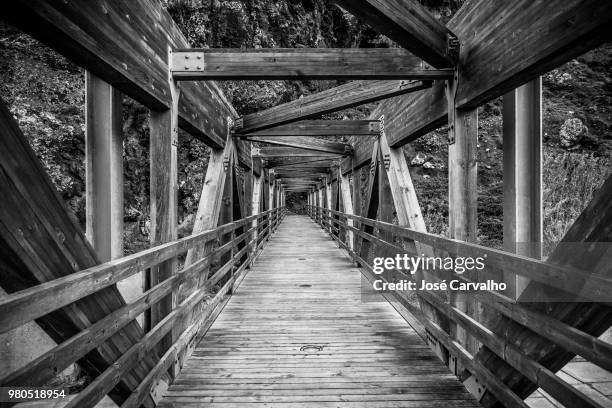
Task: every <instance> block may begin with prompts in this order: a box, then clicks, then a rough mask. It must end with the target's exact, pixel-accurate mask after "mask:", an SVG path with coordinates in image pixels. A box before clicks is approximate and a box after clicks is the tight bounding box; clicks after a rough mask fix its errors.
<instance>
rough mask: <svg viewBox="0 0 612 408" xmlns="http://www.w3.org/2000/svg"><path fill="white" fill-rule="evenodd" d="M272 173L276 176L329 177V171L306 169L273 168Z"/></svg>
mask: <svg viewBox="0 0 612 408" xmlns="http://www.w3.org/2000/svg"><path fill="white" fill-rule="evenodd" d="M274 174H275V175H276V177H277V178H283V177H313V178H321V177H329V173H327V172H316V171H307V170H298V171H296V170H280V169H275V170H274Z"/></svg>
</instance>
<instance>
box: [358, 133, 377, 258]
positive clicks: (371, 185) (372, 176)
mask: <svg viewBox="0 0 612 408" xmlns="http://www.w3.org/2000/svg"><path fill="white" fill-rule="evenodd" d="M379 150H380V141H379V140H378V139H376V142H374V146H373V148H372V158H371V160H370V169H369V170H370V171H369V175H368V189H367V191H366V194H365V210H364V211H363V214H362V215H361V216H362V217H365V218H370V219H376V216H377V214H378V206H379V201H380V200H379V196H378V192H379V191H378V181H379V177H378V170H379V166H378V156H379V154H378V153H379ZM360 230H361V231H364V232H366V233H368V234H373V233H374V228H373V227H372V226H370V225H364V224H361V227H360ZM358 242H359V245H358V246H357V249H358V250H359V256H360V257H361V258H362V259H364V260H366V261H367V260H368V256H369V253H370V248H371V247H372V243H371V242H369V241H367V240H364V239H363V238H360V239H359V241H358Z"/></svg>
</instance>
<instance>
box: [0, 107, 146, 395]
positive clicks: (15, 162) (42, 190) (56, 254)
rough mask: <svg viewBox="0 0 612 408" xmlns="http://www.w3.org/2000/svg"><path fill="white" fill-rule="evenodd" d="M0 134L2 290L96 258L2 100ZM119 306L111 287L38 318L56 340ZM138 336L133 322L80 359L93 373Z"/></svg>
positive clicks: (141, 369) (127, 381)
mask: <svg viewBox="0 0 612 408" xmlns="http://www.w3.org/2000/svg"><path fill="white" fill-rule="evenodd" d="M0 133H1V135H2V137H0V192H1V195H2V197H3V198H2V200H0V202H1V204H0V255H1V256H0V265H1V268H2V270H3V273H2V274H0V285H1V286H2V288H3V289H4V290H5V291H6V292H8V293H13V292H17V291H20V290H23V289H26V288H28V287H31V286H35V285H37V284H39V283H42V282H47V281H50V280H53V279H55V278H59V277H61V276H66V275H69V274H72V273H74V272H77V271H79V270H81V269H86V268H88V267H92V266H94V265H97V264H99V263H100V262H99V260H98V259H97V257H96V254H95V251H94V249H93V248H92V247H91V245H90V244H89V242H88V241H87V238H86V237H85V235H84V234H83V232H82V231H81V229H80V228H79V226H78V225H76V223H75V222H74V221H73V219H72V218H71V216H70V215H69V214H68V212H67V211H66V208H65V204H64V201H63V200H62V199H61V197H60V196H59V194H58V193H57V191H56V190H55V188H54V186H53V183H52V182H51V180H50V179H49V176H48V175H47V174H46V172H45V170H44V168H43V167H42V165H41V164H40V162H39V161H38V158H37V157H36V155H35V153H34V152H33V151H32V149H31V148H30V145H29V143H28V141H27V139H26V138H25V137H24V135H23V134H22V133H21V131H20V130H19V128H18V125H17V123H16V122H15V120H14V119H13V117H12V115H11V113H10V112H9V110H8V109H7V108H6V106H5V105H4V103H3V102H2V101H0ZM123 305H125V302H124V300H123V298H122V296H121V294H120V293H119V292H118V290H117V288H116V287H115V286H114V285H113V286H111V287H109V288H106V289H104V290H102V291H100V292H98V293H96V294H94V295H91V296H88V297H86V298H84V299H82V300H79V301H78V302H76V303H75V304H74V305H72V306H70V307H66V308H63V309H61V310H58V311H56V312H53V313H50V314H48V315H46V316H44V317H42V318H40V319H38V320H37V321H36V322H37V323H38V324H39V325H40V326H41V327H42V328H43V330H45V332H46V333H47V334H48V335H49V336H50V337H51V338H52V339H53V340H54V341H56V342H58V343H61V342H62V341H64V340H66V339H68V338H70V337H72V336H73V335H75V334H77V333H78V332H79V331H81V330H84V329H86V328H87V327H89V326H91V325H92V324H93V323H95V322H96V321H98V320H100V319H102V318H104V316H106V315H107V314H109V313H111V312H112V311H114V310H117V309H119V308H120V307H122V306H123ZM142 335H143V332H142V329H141V328H140V326H139V325H138V323H136V322H132V323H130V324H129V325H127V326H126V327H125V328H124V329H123V330H121V331H120V332H119V333H118V334H116V335H115V336H113V337H111V338H110V339H109V340H108V341H106V342H105V343H104V344H103V345H102V346H101V347H99V348H97V349H96V351H93V352H90V353H88V354H87V356H86V357H85V358H83V359H81V360H80V361H79V364H80V365H81V367H83V368H84V370H85V371H86V372H87V373H88V374H89V375H91V376H92V377H96V376H97V375H98V374H99V373H100V371H101V370H103V369H104V368H105V367H106V366H108V365H109V364H112V363H113V362H114V361H116V360H117V359H118V358H119V357H120V356H121V354H122V353H123V352H124V351H126V350H127V349H129V347H131V345H132V344H134V343H135V342H137V341H138V340H139V339H140V337H142ZM152 357H153V356H148V357H147V358H144V359H142V360H141V361H140V362H139V364H138V366H137V367H136V368H135V370H133V371H132V372H131V373H130V374H128V375H127V376H126V377H125V378H124V381H122V382H121V383H120V384H118V386H117V387H116V388H115V390H114V391H112V392H111V394H110V395H109V396H110V397H111V398H113V400H115V401H117V402H121V401H122V400H123V399H124V398H125V397H126V396H127V395H128V394H129V392H130V390H131V389H133V388H134V387H135V386H137V385H138V382H139V380H140V379H142V378H143V377H144V375H146V372H147V371H148V369H149V368H150V367H152V366H153V365H154V362H153V361H152Z"/></svg>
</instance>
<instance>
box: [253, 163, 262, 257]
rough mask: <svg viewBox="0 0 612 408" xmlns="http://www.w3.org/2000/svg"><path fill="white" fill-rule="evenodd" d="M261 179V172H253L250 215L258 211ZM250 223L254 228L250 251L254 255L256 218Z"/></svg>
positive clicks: (255, 249) (255, 247)
mask: <svg viewBox="0 0 612 408" xmlns="http://www.w3.org/2000/svg"><path fill="white" fill-rule="evenodd" d="M263 179H264V176H263V174H262V175H260V176H258V175H256V174H253V199H252V202H251V215H257V214H259V212H260V208H261V189H262V184H263ZM252 224H253V225H252V228H255V230H254V231H253V249H252V250H251V252H252V253H253V255H254V254H255V252H256V251H257V235H258V229H257V228H256V227H257V224H258V221H257V219H255V220H253V223H252Z"/></svg>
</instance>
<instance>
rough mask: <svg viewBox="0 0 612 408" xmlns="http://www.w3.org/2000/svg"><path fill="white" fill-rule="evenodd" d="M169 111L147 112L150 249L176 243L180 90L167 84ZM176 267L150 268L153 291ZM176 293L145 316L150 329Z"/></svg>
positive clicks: (168, 341) (165, 344) (164, 345)
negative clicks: (169, 98) (148, 128)
mask: <svg viewBox="0 0 612 408" xmlns="http://www.w3.org/2000/svg"><path fill="white" fill-rule="evenodd" d="M170 91H171V93H172V107H171V109H170V110H167V111H151V116H150V121H149V127H150V161H151V188H150V191H151V198H150V199H151V246H156V245H160V244H163V243H166V242H170V241H175V240H176V239H177V228H178V207H177V205H178V203H177V200H178V184H177V182H178V165H177V148H178V115H179V112H178V103H179V102H178V101H179V96H180V90H179V88H178V86H177V84H176V83H175V82H174V81H172V80H170ZM176 267H177V261H176V258H171V259H169V260H167V261H165V262H162V263H161V264H159V265H158V266H156V267H153V268H151V270H150V276H149V280H148V284H149V286H148V287H146V288H145V289H148V288H150V287H153V286H155V285H157V284H159V283H161V282H163V281H164V280H166V279H168V278H170V277H171V276H172V275H173V274H174V273H175V272H176ZM176 297H177V296H176V293H173V294H172V295H170V296H166V297H165V298H164V299H162V300H160V301H159V302H158V303H157V304H156V305H153V306H152V307H151V309H150V313H149V321H148V324H146V323H145V325H146V326H147V327H148V328H149V329H150V328H152V327H154V326H155V325H156V324H158V323H159V322H160V321H161V320H162V319H163V318H164V317H165V316H167V315H168V314H169V313H170V312H171V311H172V306H173V303H176V301H177V299H176ZM172 343H173V335H172V334H169V335H167V336H165V337H164V338H163V339H162V340H161V341H160V342H159V345H158V352H159V354H160V355H161V354H163V353H164V352H165V351H166V350H167V349H168V348H169V347H170V346H171V345H172Z"/></svg>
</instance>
